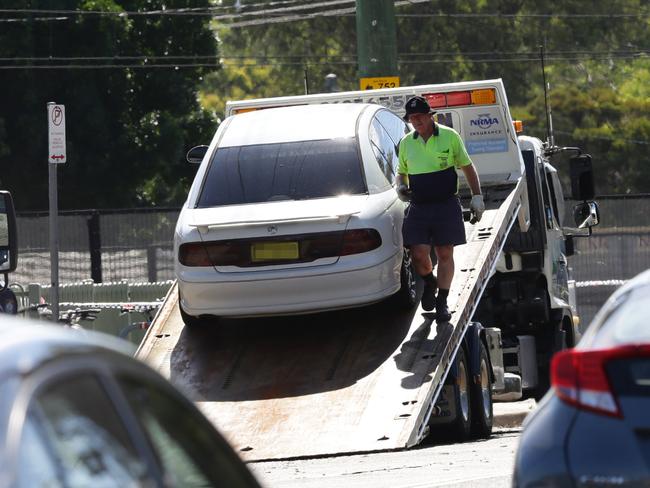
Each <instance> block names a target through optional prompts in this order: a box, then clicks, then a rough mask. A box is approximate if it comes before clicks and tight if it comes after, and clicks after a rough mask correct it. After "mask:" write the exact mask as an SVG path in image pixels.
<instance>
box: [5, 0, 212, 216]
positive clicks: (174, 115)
mask: <svg viewBox="0 0 650 488" xmlns="http://www.w3.org/2000/svg"><path fill="white" fill-rule="evenodd" d="M55 3H56V8H57V9H61V10H76V9H79V10H82V11H113V12H125V11H126V12H131V11H137V10H156V9H162V8H163V7H165V8H180V7H188V6H194V7H196V6H201V5H204V6H207V5H209V2H208V0H201V1H192V2H190V1H188V0H172V1H169V0H166V1H161V0H65V1H58V2H50V1H46V0H31V1H28V2H26V1H24V0H7V1H6V2H4V3H3V8H22V9H24V8H30V9H39V10H45V9H51V8H52V7H53V5H54V4H55ZM190 4H191V5H190ZM2 15H3V16H2V17H0V20H2V18H8V17H14V18H15V17H17V14H2ZM44 17H46V15H42V14H30V15H26V16H23V17H22V20H23V21H21V22H6V23H2V24H1V25H2V29H0V52H1V53H2V54H1V55H0V56H1V57H3V58H52V60H51V62H49V63H47V64H50V65H52V64H58V65H77V66H79V65H84V67H83V68H79V67H78V68H73V67H68V68H66V69H51V68H50V69H43V68H31V69H30V68H21V69H4V70H2V71H0V73H1V74H0V76H1V77H2V87H3V90H2V91H1V92H0V164H1V167H2V168H3V169H4V171H3V172H2V175H1V177H0V178H1V179H0V183H1V185H2V187H3V188H6V189H9V190H12V191H13V193H14V195H15V199H16V202H17V207H18V208H19V209H20V210H25V209H43V208H47V195H48V188H47V185H48V177H47V171H48V169H47V118H46V103H47V102H50V101H56V102H57V103H61V104H64V105H65V107H66V131H67V155H68V162H67V163H66V164H63V165H61V166H60V168H59V171H58V175H59V202H60V203H59V206H60V208H62V209H65V208H92V207H95V208H107V207H122V206H133V205H151V204H166V203H170V202H172V203H179V202H180V201H182V199H183V198H184V197H182V196H181V195H178V194H175V193H173V192H174V191H175V188H174V187H178V188H179V189H180V187H179V186H178V183H179V181H184V182H185V186H186V185H187V182H188V181H189V180H190V179H191V177H192V170H191V168H189V167H188V166H187V164H183V158H184V153H185V151H186V150H187V149H188V146H189V144H191V141H194V140H196V139H200V138H203V137H206V135H208V134H210V133H211V132H212V131H213V129H214V121H213V119H212V118H211V117H209V116H208V115H207V114H205V113H203V111H202V110H201V109H200V106H199V104H198V101H197V96H196V91H197V84H198V83H199V82H200V79H201V76H202V75H203V74H204V73H205V72H206V68H203V67H194V68H187V67H179V68H177V69H175V68H174V67H173V66H171V67H162V68H144V67H142V65H145V66H146V65H147V64H166V63H168V61H165V60H164V57H166V56H193V55H195V54H196V53H201V54H211V55H214V56H216V53H217V47H216V43H215V40H214V36H213V33H212V31H211V30H210V29H209V26H208V20H207V19H206V18H204V17H187V18H183V22H182V23H181V22H178V20H177V19H176V18H174V17H171V16H117V15H75V14H67V15H66V17H67V19H66V20H60V21H44V20H42V19H43V18H44ZM133 56H137V57H141V58H143V57H149V56H151V57H152V58H151V61H149V59H139V60H137V61H136V62H133V61H129V60H128V58H127V57H133ZM70 57H75V58H89V57H94V58H98V57H99V58H101V59H100V60H92V61H89V60H87V59H78V60H74V61H72V60H69V59H68V60H60V61H56V58H70ZM118 58H122V59H118ZM127 61H128V62H127ZM125 63H126V64H132V65H133V66H132V67H126V68H123V67H110V65H116V64H117V65H124V64H125ZM186 63H187V61H182V64H186ZM20 64H23V65H24V64H32V65H33V64H43V63H42V62H39V61H36V60H33V59H30V60H28V61H27V62H22V63H21V62H19V60H18V59H16V62H15V63H14V64H13V66H18V65H20ZM90 64H92V65H93V67H89V66H88V65H90ZM179 64H181V62H180V61H179ZM5 65H9V63H5ZM213 70H214V68H210V71H213ZM159 188H164V189H166V191H165V192H161V191H159ZM168 191H171V192H172V194H171V195H170V194H167V193H168Z"/></svg>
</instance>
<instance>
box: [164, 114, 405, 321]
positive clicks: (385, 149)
mask: <svg viewBox="0 0 650 488" xmlns="http://www.w3.org/2000/svg"><path fill="white" fill-rule="evenodd" d="M406 130H407V126H406V124H405V123H404V122H403V121H402V120H401V119H400V118H399V117H397V116H396V115H394V114H393V113H392V112H390V111H388V110H386V109H385V108H382V107H380V106H378V105H369V104H339V105H305V106H294V107H282V108H273V109H266V110H259V111H253V112H248V113H244V114H239V115H234V116H231V117H229V118H227V119H226V120H225V121H224V122H223V123H222V124H221V125H220V126H219V129H218V130H217V132H216V134H215V136H214V138H213V140H212V143H211V144H210V146H209V147H206V146H199V147H197V148H194V149H192V150H191V151H190V152H189V153H188V160H190V161H191V162H192V161H197V162H198V161H201V166H200V167H199V170H198V172H197V174H196V177H195V179H194V182H193V184H192V187H191V189H190V193H189V196H188V199H187V202H186V203H185V205H184V206H183V209H182V211H181V214H180V216H179V219H178V223H177V225H176V232H175V238H174V252H175V256H176V263H175V271H176V275H177V278H178V286H179V291H180V309H181V314H182V316H183V319H184V320H185V322H186V323H188V324H194V323H197V322H200V321H201V319H202V318H203V317H208V316H217V317H236V316H257V315H277V314H295V313H308V312H317V311H324V310H333V309H339V308H347V307H355V306H360V305H365V304H369V303H373V302H377V301H380V300H382V299H384V298H387V297H389V296H391V295H396V296H395V301H396V302H397V304H399V305H403V306H406V307H411V306H413V305H415V303H416V302H417V293H416V282H415V277H414V275H413V272H412V269H411V265H410V260H409V258H408V253H405V252H404V249H403V246H402V235H401V227H402V221H403V218H404V209H405V204H404V203H403V202H402V201H400V200H399V199H398V197H397V192H396V191H395V186H394V185H395V183H394V180H395V174H396V171H397V164H398V163H397V154H396V153H397V149H396V148H397V146H398V144H399V140H400V138H401V137H402V136H403V135H404V133H405V132H406Z"/></svg>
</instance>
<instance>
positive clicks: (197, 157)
mask: <svg viewBox="0 0 650 488" xmlns="http://www.w3.org/2000/svg"><path fill="white" fill-rule="evenodd" d="M206 152H208V146H195V147H193V148H192V149H190V150H189V151H187V156H185V158H186V159H187V162H188V163H191V164H201V161H203V157H204V156H205V153H206Z"/></svg>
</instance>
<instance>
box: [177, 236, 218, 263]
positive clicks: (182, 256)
mask: <svg viewBox="0 0 650 488" xmlns="http://www.w3.org/2000/svg"><path fill="white" fill-rule="evenodd" d="M178 260H179V261H180V263H181V264H182V265H183V266H212V262H211V261H210V257H209V256H208V252H207V251H206V249H205V245H204V244H203V243H202V242H188V243H186V244H181V246H180V247H179V248H178Z"/></svg>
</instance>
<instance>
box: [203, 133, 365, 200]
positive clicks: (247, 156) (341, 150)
mask: <svg viewBox="0 0 650 488" xmlns="http://www.w3.org/2000/svg"><path fill="white" fill-rule="evenodd" d="M362 193H366V185H365V182H364V178H363V173H362V170H361V161H360V160H359V152H358V149H357V142H356V139H355V138H342V139H328V140H315V141H300V142H283V143H277V144H259V145H252V146H237V147H222V148H219V149H217V151H216V152H215V154H214V156H213V158H212V161H211V162H210V167H209V168H208V171H207V175H206V177H205V180H204V183H203V188H202V189H201V194H200V196H199V199H198V202H197V205H196V206H197V208H205V207H215V206H219V205H236V204H244V203H258V202H270V201H280V200H305V199H311V198H324V197H331V196H337V195H344V194H347V195H351V194H362Z"/></svg>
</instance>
